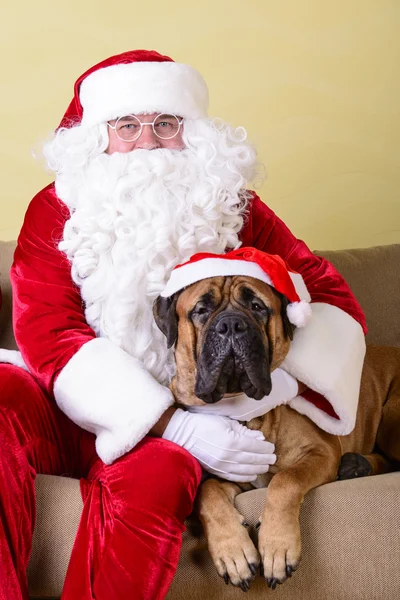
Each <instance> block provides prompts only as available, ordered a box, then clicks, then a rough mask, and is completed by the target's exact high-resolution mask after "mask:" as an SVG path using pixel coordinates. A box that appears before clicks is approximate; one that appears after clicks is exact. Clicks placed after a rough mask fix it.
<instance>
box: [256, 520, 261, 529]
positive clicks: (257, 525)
mask: <svg viewBox="0 0 400 600" xmlns="http://www.w3.org/2000/svg"><path fill="white" fill-rule="evenodd" d="M260 527H261V521H257V523H256V529H260Z"/></svg>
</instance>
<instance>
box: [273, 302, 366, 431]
mask: <svg viewBox="0 0 400 600" xmlns="http://www.w3.org/2000/svg"><path fill="white" fill-rule="evenodd" d="M311 306H312V319H311V320H310V322H309V324H308V325H307V327H305V328H304V329H297V330H296V332H295V335H294V340H293V342H292V344H291V346H290V350H289V353H288V355H287V357H286V358H285V360H284V362H283V364H282V365H281V367H282V368H283V369H285V370H286V371H287V372H288V373H290V374H291V375H293V377H295V378H296V379H298V380H299V381H302V382H303V383H305V384H306V385H308V387H309V388H311V389H312V390H314V391H316V392H318V393H320V394H322V395H323V396H324V397H325V398H326V399H327V400H328V402H329V403H330V404H331V406H332V408H333V410H334V411H335V413H336V415H337V416H338V419H336V418H335V417H332V416H330V415H328V414H327V413H325V412H324V411H323V410H321V409H319V408H318V407H317V406H315V405H314V404H312V403H311V402H309V401H308V400H306V399H305V398H303V397H302V396H297V397H296V398H294V399H293V400H291V401H290V402H289V406H291V407H292V408H293V409H295V410H297V411H298V412H299V413H301V414H304V415H307V416H308V417H309V418H310V419H311V420H312V421H314V422H315V423H316V424H317V425H318V426H319V427H321V429H324V430H325V431H327V432H328V433H332V434H334V435H347V434H348V433H350V432H351V431H352V430H353V429H354V426H355V422H356V416H357V406H358V397H359V393H360V382H361V373H362V368H363V364H364V356H365V338H364V334H363V331H362V328H361V325H360V324H359V323H358V322H357V321H356V320H355V319H353V318H352V317H351V316H350V315H348V314H347V313H346V312H345V311H343V310H341V309H339V308H337V307H336V306H332V305H330V304H325V303H319V302H315V303H313V304H312V305H311Z"/></svg>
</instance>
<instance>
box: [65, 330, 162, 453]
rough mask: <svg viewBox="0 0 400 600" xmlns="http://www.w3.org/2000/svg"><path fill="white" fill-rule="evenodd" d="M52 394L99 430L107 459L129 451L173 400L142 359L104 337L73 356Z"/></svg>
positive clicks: (73, 416)
mask: <svg viewBox="0 0 400 600" xmlns="http://www.w3.org/2000/svg"><path fill="white" fill-rule="evenodd" d="M54 396H55V399H56V401H57V404H58V406H59V407H60V409H61V410H62V411H63V412H64V413H65V414H66V415H68V417H69V418H70V419H71V420H72V421H74V422H75V423H77V424H78V425H79V426H80V427H82V428H83V429H86V430H87V431H91V432H92V433H94V434H96V436H97V439H96V450H97V454H98V455H99V456H100V458H101V459H102V460H103V462H105V463H106V464H111V463H112V462H113V461H114V460H116V459H117V458H119V457H120V456H122V455H124V454H126V452H128V451H129V450H131V448H133V447H134V446H135V445H136V444H137V443H138V442H139V441H140V440H141V439H142V438H143V437H144V436H145V435H146V434H147V433H148V432H149V430H150V429H151V428H152V426H153V425H154V424H155V423H156V422H157V421H158V419H159V418H160V417H161V415H162V414H163V413H164V412H165V410H166V409H167V408H168V407H169V406H172V404H173V403H174V398H173V396H172V393H171V392H170V390H169V389H168V388H167V387H165V386H162V385H160V384H159V383H158V382H157V381H156V380H155V379H154V378H153V377H152V376H151V375H150V374H149V373H148V372H147V370H146V368H145V367H144V365H143V363H142V362H140V361H139V360H138V359H136V358H133V357H132V356H130V355H129V354H128V353H126V352H124V350H122V349H121V348H118V346H116V345H114V344H113V343H112V342H110V341H109V340H107V339H105V338H96V339H94V340H91V341H90V342H87V343H86V344H84V345H83V346H82V347H81V348H80V349H79V350H78V352H77V353H76V354H75V355H74V356H73V357H72V358H71V359H70V361H69V362H68V363H67V364H66V365H65V367H64V368H63V369H62V371H61V373H60V375H59V376H58V378H57V380H56V383H55V386H54Z"/></svg>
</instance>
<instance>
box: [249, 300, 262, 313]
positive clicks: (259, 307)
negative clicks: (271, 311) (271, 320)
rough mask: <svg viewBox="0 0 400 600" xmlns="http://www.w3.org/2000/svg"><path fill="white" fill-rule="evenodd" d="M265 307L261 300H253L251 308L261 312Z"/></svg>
mask: <svg viewBox="0 0 400 600" xmlns="http://www.w3.org/2000/svg"><path fill="white" fill-rule="evenodd" d="M264 308H265V307H264V305H263V304H261V302H257V300H253V302H252V303H251V309H252V310H254V311H255V312H260V311H261V310H264Z"/></svg>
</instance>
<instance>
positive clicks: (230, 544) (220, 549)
mask: <svg viewBox="0 0 400 600" xmlns="http://www.w3.org/2000/svg"><path fill="white" fill-rule="evenodd" d="M207 541H208V549H209V551H210V554H211V557H212V559H213V561H214V564H215V567H216V569H217V572H218V574H219V575H220V576H221V577H222V578H223V579H224V581H225V583H226V584H228V583H229V582H230V583H232V585H234V586H236V587H240V588H241V589H242V590H243V591H244V592H247V590H249V589H250V583H251V581H252V580H253V579H254V577H255V575H256V573H257V571H258V567H259V564H260V557H259V554H258V552H257V549H256V547H255V546H254V544H253V542H252V541H251V539H250V537H249V534H248V532H247V529H246V527H244V526H243V525H239V526H238V527H231V528H230V530H229V531H224V534H223V535H221V531H219V532H218V535H216V536H215V537H214V536H209V537H208V540H207Z"/></svg>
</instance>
